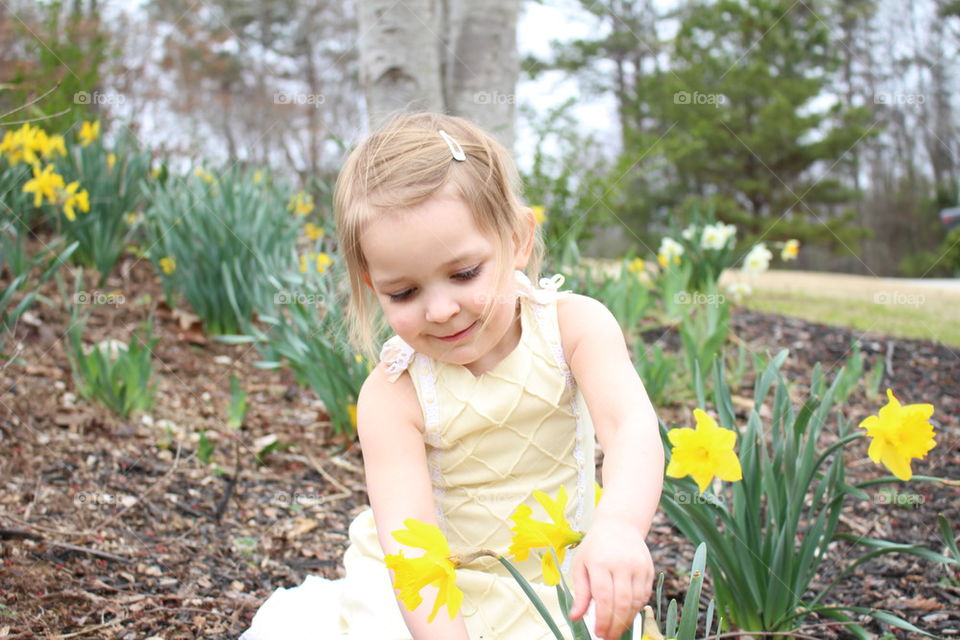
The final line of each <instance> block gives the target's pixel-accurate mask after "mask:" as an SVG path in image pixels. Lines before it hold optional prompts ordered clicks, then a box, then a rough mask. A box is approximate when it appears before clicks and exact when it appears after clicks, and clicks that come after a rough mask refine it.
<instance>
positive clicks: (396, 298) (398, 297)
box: [390, 289, 412, 302]
mask: <svg viewBox="0 0 960 640" xmlns="http://www.w3.org/2000/svg"><path fill="white" fill-rule="evenodd" d="M411 292H412V290H411V289H407V290H406V291H401V292H400V293H391V294H390V302H403V301H404V300H406V299H407V298H409V297H410V293H411Z"/></svg>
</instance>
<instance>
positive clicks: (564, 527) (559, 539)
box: [508, 486, 583, 586]
mask: <svg viewBox="0 0 960 640" xmlns="http://www.w3.org/2000/svg"><path fill="white" fill-rule="evenodd" d="M533 497H534V498H535V499H536V501H537V502H538V503H540V506H541V507H543V509H544V511H546V512H547V515H549V516H550V518H551V519H552V520H553V522H540V521H538V520H533V519H532V518H531V517H530V516H531V515H532V514H533V510H532V509H531V508H530V507H529V506H528V505H525V504H522V505H520V506H519V507H517V509H516V511H514V512H513V515H511V516H510V519H511V520H513V521H514V523H516V524H514V526H513V528H511V529H510V531H512V532H513V541H512V542H511V543H510V548H509V550H508V552H509V553H510V554H511V555H512V556H513V558H514V559H515V560H516V561H517V562H523V561H525V560H526V559H527V557H528V556H529V554H530V550H531V549H540V548H542V549H546V552H545V553H543V554H542V557H541V568H542V570H543V581H544V582H545V583H546V584H547V585H549V586H554V585H556V584H559V582H560V569H559V568H558V567H557V564H556V562H555V561H554V559H553V553H550V549H553V551H554V552H556V554H557V559H558V560H560V562H563V558H564V556H565V555H566V553H567V547H572V546H575V545H577V544H579V543H580V541H581V540H582V539H583V534H582V533H580V532H579V531H574V530H573V528H572V527H571V526H570V523H569V522H567V519H566V516H565V515H564V511H565V510H566V508H567V489H566V487H564V486H561V487H560V491H559V492H558V493H557V499H556V501H554V500H551V499H550V497H549V496H547V494H545V493H544V492H543V491H534V492H533Z"/></svg>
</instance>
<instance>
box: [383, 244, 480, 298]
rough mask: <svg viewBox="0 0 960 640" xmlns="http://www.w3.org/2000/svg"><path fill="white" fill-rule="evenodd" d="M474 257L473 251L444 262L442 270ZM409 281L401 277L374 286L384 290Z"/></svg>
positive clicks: (441, 266)
mask: <svg viewBox="0 0 960 640" xmlns="http://www.w3.org/2000/svg"><path fill="white" fill-rule="evenodd" d="M474 255H475V252H473V251H470V252H468V253H464V254H462V255H460V256H457V257H456V258H453V259H451V260H447V261H446V262H444V263H443V264H442V265H440V268H441V269H445V268H447V267H450V266H453V265H455V264H458V263H460V262H466V261H467V260H468V259H470V258H472V257H473V256H474ZM408 279H409V278H406V277H403V276H401V277H399V278H389V279H387V280H374V284H376V285H377V288H378V289H383V288H386V287H389V286H390V285H393V284H397V283H399V282H403V281H404V280H408Z"/></svg>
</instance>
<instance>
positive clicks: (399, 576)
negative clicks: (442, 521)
mask: <svg viewBox="0 0 960 640" xmlns="http://www.w3.org/2000/svg"><path fill="white" fill-rule="evenodd" d="M403 524H404V526H405V527H406V529H397V530H396V531H394V532H393V537H394V539H395V540H396V541H397V542H399V543H400V544H403V545H406V546H408V547H415V548H417V549H423V550H424V552H425V553H424V554H423V555H422V556H420V557H418V558H407V557H405V556H404V555H403V552H402V551H401V552H400V553H398V554H389V555H387V556H385V557H384V562H385V563H386V565H387V568H388V569H392V570H393V588H394V589H396V590H397V591H399V592H400V593H399V594H398V595H397V598H398V599H399V600H400V602H402V603H403V605H404V606H405V607H406V608H407V609H408V610H410V611H413V610H415V609H416V608H417V607H418V606H420V603H421V602H423V597H422V596H421V595H420V591H421V590H422V589H423V588H424V587H425V586H427V585H433V586H435V587H437V599H436V601H435V602H434V603H433V611H431V612H430V616H429V617H428V618H427V622H432V621H433V619H434V618H435V617H437V612H438V611H439V610H440V607H442V606H443V605H446V606H447V613H448V614H450V619H451V620H453V619H454V618H455V617H457V612H459V611H460V606H461V605H462V604H463V591H461V590H460V588H459V587H457V585H456V579H457V575H456V571H455V569H456V565H455V564H454V562H453V560H451V559H450V546H449V545H448V544H447V539H446V538H445V537H444V536H443V532H441V531H440V529H439V528H438V527H436V526H434V525H431V524H425V523H423V522H419V521H417V520H414V519H413V518H407V519H406V520H404V521H403Z"/></svg>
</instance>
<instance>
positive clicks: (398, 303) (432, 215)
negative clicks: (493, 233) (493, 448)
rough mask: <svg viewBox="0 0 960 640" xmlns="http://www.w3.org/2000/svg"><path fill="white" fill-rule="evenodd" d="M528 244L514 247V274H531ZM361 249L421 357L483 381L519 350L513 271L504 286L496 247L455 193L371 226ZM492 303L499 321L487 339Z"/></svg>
mask: <svg viewBox="0 0 960 640" xmlns="http://www.w3.org/2000/svg"><path fill="white" fill-rule="evenodd" d="M529 244H530V247H524V248H519V247H518V248H514V247H510V253H508V257H509V258H511V259H512V260H513V261H514V264H513V266H514V268H517V269H522V268H523V267H525V266H526V264H527V261H528V259H529V257H530V250H531V248H532V242H531V243H529ZM360 249H361V251H363V255H364V258H365V259H366V261H367V265H368V267H369V273H368V276H369V278H370V281H371V283H372V286H373V291H374V292H375V294H376V296H377V299H378V301H379V302H380V306H381V308H382V309H383V312H384V314H385V316H386V318H387V323H388V324H389V325H390V327H391V328H392V329H393V330H394V332H396V334H397V335H398V336H400V338H402V339H403V341H404V342H406V343H407V344H409V345H410V346H411V347H413V349H414V350H415V351H417V352H419V353H423V354H425V355H428V356H430V357H431V358H435V359H438V360H442V361H444V362H451V363H454V364H460V365H464V366H466V367H467V368H468V369H471V370H472V371H474V372H475V373H479V372H482V371H485V370H486V369H488V368H490V367H491V366H493V365H494V364H496V363H497V362H498V361H499V360H500V359H501V358H502V357H505V356H506V355H508V353H509V351H510V350H512V348H513V347H514V346H515V345H516V342H515V340H516V336H518V335H519V331H518V329H519V317H518V316H517V315H516V304H517V293H516V287H515V285H514V278H513V273H512V270H507V273H506V274H505V276H504V277H503V278H500V279H498V277H497V274H496V266H497V264H496V263H497V252H498V249H499V247H498V246H497V242H496V240H495V239H491V238H489V237H487V236H486V235H484V234H483V233H482V232H481V231H480V230H479V229H478V228H477V226H476V224H475V223H474V221H473V214H471V212H470V209H469V208H468V207H467V205H466V203H465V202H463V200H462V199H461V198H460V197H459V195H457V194H456V193H455V192H454V191H453V189H452V188H450V187H447V188H444V189H443V190H441V191H440V192H438V193H437V194H436V195H434V196H433V197H432V198H430V199H429V200H426V201H425V202H423V203H421V204H419V205H417V206H415V207H412V208H410V209H405V210H403V211H398V212H396V213H395V214H392V215H385V216H382V217H380V218H378V219H377V220H375V221H373V222H372V223H370V224H369V226H368V227H367V228H366V229H364V231H363V234H362V235H361V238H360ZM489 300H494V305H493V314H492V317H491V319H490V322H489V323H488V324H487V326H486V327H484V328H483V330H482V331H481V330H479V325H480V316H481V313H482V312H483V309H484V306H485V305H486V303H487V302H488V301H489ZM471 365H472V366H471Z"/></svg>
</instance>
